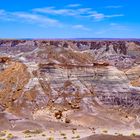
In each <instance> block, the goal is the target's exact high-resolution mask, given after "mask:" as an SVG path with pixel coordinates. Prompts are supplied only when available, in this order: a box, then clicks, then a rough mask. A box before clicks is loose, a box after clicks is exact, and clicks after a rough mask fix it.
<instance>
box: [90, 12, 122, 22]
mask: <svg viewBox="0 0 140 140" xmlns="http://www.w3.org/2000/svg"><path fill="white" fill-rule="evenodd" d="M122 16H124V15H123V14H113V15H105V14H103V13H98V12H93V13H92V14H91V15H89V17H93V18H94V19H95V20H97V21H100V20H103V19H106V18H114V17H122Z"/></svg>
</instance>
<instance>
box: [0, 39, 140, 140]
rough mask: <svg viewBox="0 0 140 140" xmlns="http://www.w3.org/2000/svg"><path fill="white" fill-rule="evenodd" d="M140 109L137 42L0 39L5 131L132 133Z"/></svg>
mask: <svg viewBox="0 0 140 140" xmlns="http://www.w3.org/2000/svg"><path fill="white" fill-rule="evenodd" d="M139 112H140V42H139V41H129V40H127V41H126V40H125V41H123V40H121V41H119V40H118V41H113V40H112V41H105V40H102V41H80V40H79V41H76V40H0V124H1V127H0V129H1V130H4V129H8V130H9V131H12V132H13V133H16V132H18V133H20V131H23V130H26V129H31V130H32V129H35V130H36V129H41V130H43V131H45V132H46V130H48V129H50V128H53V129H54V131H56V132H57V131H58V129H59V130H66V131H68V132H67V133H68V136H67V137H68V139H73V138H75V137H73V138H72V137H71V136H72V134H70V132H69V131H70V130H71V129H72V130H73V129H75V128H76V131H77V133H79V135H80V136H79V137H77V139H80V138H81V139H82V138H85V137H87V138H85V139H87V140H88V139H96V138H97V137H98V138H97V139H99V137H100V136H98V134H99V135H101V134H109V135H129V136H130V135H131V134H132V135H133V136H134V135H139V132H140V114H139ZM85 132H86V133H85ZM65 133H66V132H65ZM135 133H136V134H135ZM94 134H97V135H96V136H95V135H94ZM19 135H21V137H22V134H19ZM90 135H93V137H92V136H90ZM88 136H90V137H88ZM21 137H20V138H19V139H21ZM58 137H59V136H58V134H54V138H55V139H60V138H58ZM106 137H107V138H106V139H108V137H110V136H106ZM112 137H113V136H112ZM117 137H119V138H118V139H117ZM117 137H116V138H115V139H114V140H116V139H117V140H120V139H121V138H120V137H123V136H117ZM36 138H37V136H36ZM103 138H104V139H105V137H104V136H103ZM27 139H28V138H27ZM32 139H33V138H32ZM34 139H35V138H34ZM37 139H38V138H37ZM39 139H43V138H39ZM44 139H46V138H44ZM75 139H76V138H75ZM111 139H113V138H111ZM122 139H126V140H127V139H128V140H129V139H131V137H129V138H128V137H126V138H122ZM132 139H133V137H132ZM134 139H137V137H135V138H134ZM138 139H140V138H138ZM101 140H102V139H101Z"/></svg>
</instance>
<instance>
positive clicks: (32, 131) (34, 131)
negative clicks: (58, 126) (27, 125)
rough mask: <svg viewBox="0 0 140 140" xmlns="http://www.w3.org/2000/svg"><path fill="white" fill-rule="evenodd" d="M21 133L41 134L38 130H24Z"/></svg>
mask: <svg viewBox="0 0 140 140" xmlns="http://www.w3.org/2000/svg"><path fill="white" fill-rule="evenodd" d="M23 133H24V134H40V133H42V130H39V129H37V130H25V131H23Z"/></svg>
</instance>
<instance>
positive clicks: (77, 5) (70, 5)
mask: <svg viewBox="0 0 140 140" xmlns="http://www.w3.org/2000/svg"><path fill="white" fill-rule="evenodd" d="M80 6H81V4H69V5H67V7H80Z"/></svg>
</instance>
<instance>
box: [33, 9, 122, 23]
mask: <svg viewBox="0 0 140 140" xmlns="http://www.w3.org/2000/svg"><path fill="white" fill-rule="evenodd" d="M33 11H34V12H37V13H43V14H49V15H59V16H73V17H83V18H91V17H92V18H94V19H95V20H96V21H100V20H103V19H106V18H114V17H121V16H124V15H123V14H112V15H111V14H104V13H100V12H97V11H94V10H93V9H92V8H77V9H71V8H66V9H57V8H55V7H46V8H36V9H33Z"/></svg>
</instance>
